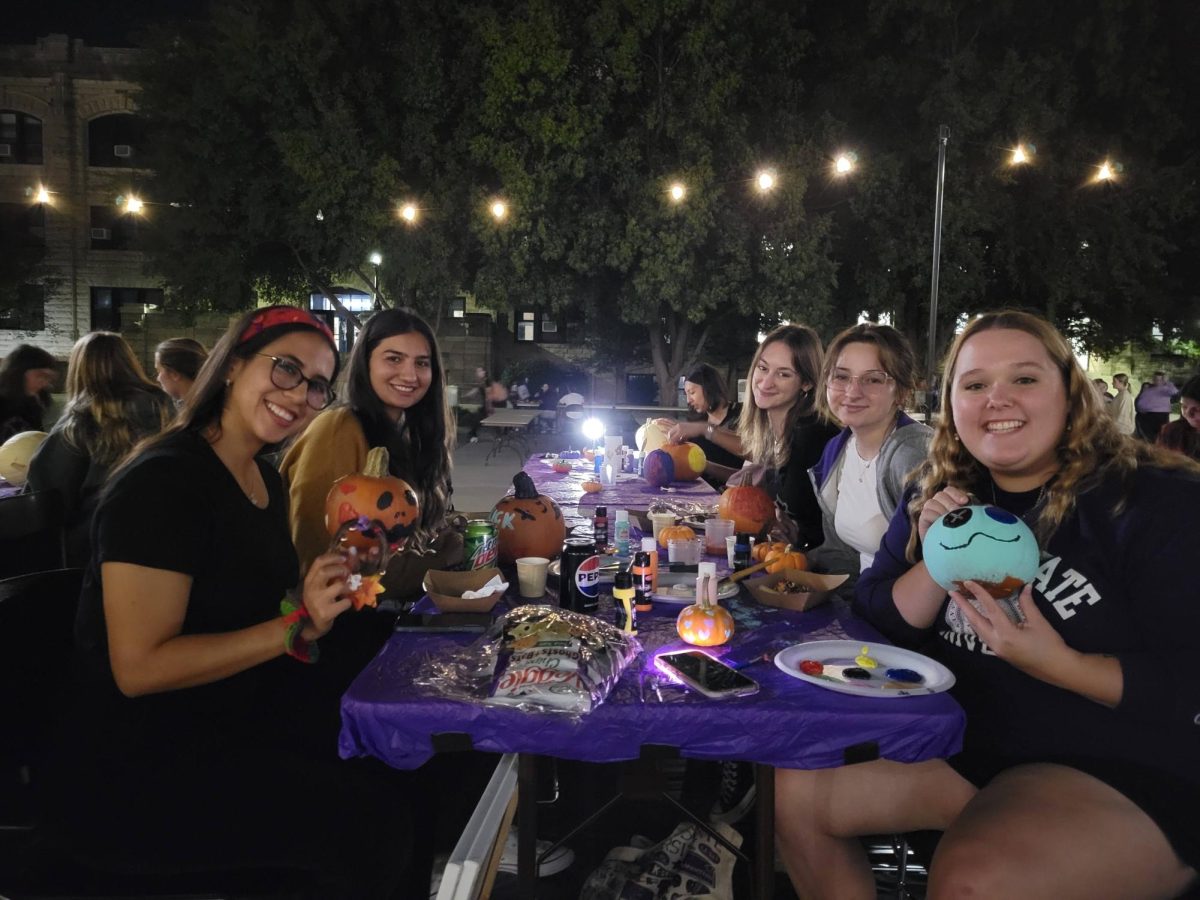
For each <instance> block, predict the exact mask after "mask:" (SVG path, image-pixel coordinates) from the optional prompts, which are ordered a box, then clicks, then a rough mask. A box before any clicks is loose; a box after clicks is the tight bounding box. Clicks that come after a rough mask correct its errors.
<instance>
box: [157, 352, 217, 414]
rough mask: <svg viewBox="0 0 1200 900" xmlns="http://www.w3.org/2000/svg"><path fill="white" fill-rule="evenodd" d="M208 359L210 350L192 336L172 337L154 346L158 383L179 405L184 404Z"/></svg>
mask: <svg viewBox="0 0 1200 900" xmlns="http://www.w3.org/2000/svg"><path fill="white" fill-rule="evenodd" d="M206 359H208V351H206V350H205V349H204V345H203V344H201V343H200V342H199V341H196V340H192V338H170V339H168V340H165V341H163V342H162V343H161V344H159V345H158V346H157V347H156V348H154V371H155V373H156V375H157V376H158V378H157V380H158V383H159V385H161V386H162V389H163V390H164V391H166V392H167V396H168V397H170V398H171V399H172V400H173V401H174V402H175V405H176V406H177V407H178V406H182V405H183V401H184V399H185V398H186V397H187V395H188V391H190V390H191V389H192V384H193V383H194V382H195V380H196V376H197V375H198V374H199V372H200V367H201V366H203V365H204V361H205V360H206Z"/></svg>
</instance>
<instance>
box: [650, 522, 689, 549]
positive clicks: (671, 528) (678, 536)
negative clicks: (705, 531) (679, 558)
mask: <svg viewBox="0 0 1200 900" xmlns="http://www.w3.org/2000/svg"><path fill="white" fill-rule="evenodd" d="M695 536H696V532H694V531H692V529H690V528H688V527H687V526H686V525H668V526H666V527H665V528H662V529H660V530H659V532H658V545H659V546H660V547H665V546H667V541H678V540H684V541H690V540H691V539H692V538H694V537H695Z"/></svg>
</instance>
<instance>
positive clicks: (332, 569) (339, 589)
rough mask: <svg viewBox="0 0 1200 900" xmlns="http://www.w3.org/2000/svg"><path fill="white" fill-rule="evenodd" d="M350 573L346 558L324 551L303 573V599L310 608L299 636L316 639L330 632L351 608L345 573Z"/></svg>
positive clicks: (309, 639)
mask: <svg viewBox="0 0 1200 900" xmlns="http://www.w3.org/2000/svg"><path fill="white" fill-rule="evenodd" d="M348 574H349V572H348V570H347V569H346V564H345V561H344V560H343V559H342V557H341V556H340V555H339V554H337V553H324V554H322V555H321V556H318V557H317V558H316V559H314V560H313V563H312V565H311V566H309V567H308V573H307V574H306V575H305V576H304V585H303V593H302V594H301V598H300V602H301V603H303V604H304V608H305V609H307V610H308V621H307V623H306V624H305V626H304V628H303V630H302V631H301V632H300V636H301V637H302V638H303V639H304V640H306V641H315V640H316V639H317V638H319V637H321V636H322V635H324V634H326V633H328V631H329V629H330V628H332V627H333V620H334V619H336V618H337V617H338V616H340V615H341V614H342V613H344V612H345V611H346V610H348V609H349V608H350V598H349V597H348V596H346V597H343V596H342V595H343V594H345V593H346V590H347V587H346V576H347V575H348Z"/></svg>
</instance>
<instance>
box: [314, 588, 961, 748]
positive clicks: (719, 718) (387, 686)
mask: <svg viewBox="0 0 1200 900" xmlns="http://www.w3.org/2000/svg"><path fill="white" fill-rule="evenodd" d="M725 605H726V606H727V607H728V608H729V609H730V611H731V612H732V613H733V615H734V618H735V620H736V622H737V625H738V633H737V634H736V635H735V637H734V640H733V641H732V642H731V643H730V645H729V646H728V647H727V648H715V650H714V653H715V654H721V653H722V651H724V655H726V656H727V657H728V658H729V659H730V660H731V661H733V662H735V664H738V665H739V666H742V667H743V669H744V671H745V672H746V674H747V675H749V676H751V677H752V678H754V679H755V680H756V681H757V682H758V683H759V684H760V685H761V690H760V691H759V692H758V693H757V694H755V695H753V696H750V697H742V698H737V699H729V700H710V699H708V698H705V697H703V696H701V695H700V694H697V693H695V692H692V691H689V690H687V689H685V688H682V687H679V686H676V685H673V684H671V683H670V682H669V681H667V680H666V678H665V677H664V676H662V675H661V674H660V673H658V670H657V669H656V668H655V666H654V662H653V659H654V657H655V656H656V655H657V654H658V653H659V652H661V651H663V650H666V649H681V648H683V647H684V646H685V645H684V644H683V643H682V642H681V641H679V639H678V637H677V636H676V635H675V628H674V623H675V616H676V615H677V614H678V611H679V609H680V607H679V606H674V605H667V604H659V603H656V604H655V611H654V612H653V613H652V614H650V615H649V616H646V617H643V619H642V620H641V622H639V638H640V639H641V641H642V644H643V647H644V648H645V650H644V652H643V654H642V655H641V656H639V658H638V659H637V660H636V661H635V662H634V664H633V665H632V666H631V667H630V668H629V669H628V670H626V672H625V673H624V675H622V677H621V680H620V681H619V682H618V683H617V685H616V687H615V688H614V689H613V692H612V693H611V694H610V695H609V697H608V699H607V700H606V701H605V702H604V703H603V704H602V705H601V706H599V707H598V708H597V709H595V710H593V711H592V712H591V713H589V714H588V715H586V716H584V717H582V718H580V719H577V720H576V719H572V718H569V717H566V716H562V715H555V714H535V713H526V712H522V711H520V710H516V709H512V708H507V707H499V706H490V705H487V704H483V703H477V702H469V701H466V700H458V699H449V698H447V697H445V696H440V695H438V694H437V693H436V692H434V691H433V690H432V689H429V688H422V687H419V686H416V685H414V684H413V681H414V678H415V677H417V676H418V675H419V673H421V672H422V671H423V670H425V669H426V667H427V665H428V662H429V660H430V659H431V658H436V657H438V656H440V655H443V654H447V653H451V652H453V651H454V650H455V649H456V648H459V647H462V646H465V645H467V644H469V643H470V642H471V641H472V640H473V639H477V638H476V637H474V636H472V635H450V634H430V635H420V634H412V633H397V634H394V635H393V636H392V637H391V639H390V640H389V641H388V643H387V644H386V645H385V647H384V648H383V650H381V651H380V653H379V654H378V655H377V656H376V657H375V659H374V660H373V661H372V662H371V663H370V665H368V666H367V668H366V669H364V670H363V672H362V673H361V674H360V675H359V677H358V678H357V679H356V680H355V681H354V683H353V684H352V685H351V686H350V689H349V690H348V691H347V692H346V694H345V695H344V696H343V698H342V731H341V735H340V737H339V741H338V743H339V752H340V753H341V755H342V756H343V757H345V758H350V757H355V756H374V757H377V758H379V759H381V760H383V761H384V762H386V763H388V764H389V765H392V766H394V767H396V768H400V769H412V768H416V767H418V766H420V765H421V764H423V763H424V762H426V761H427V760H428V759H429V758H430V757H431V756H433V754H434V750H433V744H432V736H433V735H434V734H440V733H456V732H458V733H464V734H467V735H469V736H470V738H471V740H472V743H473V744H474V747H475V748H476V749H477V750H483V751H489V752H496V753H538V754H542V755H548V756H556V757H560V758H564V759H578V760H586V761H591V762H614V761H618V760H626V759H634V758H636V757H637V756H638V755H639V753H640V750H641V748H642V746H643V745H647V744H659V745H667V746H672V747H678V748H679V749H680V751H681V753H682V754H683V755H684V756H688V757H694V758H698V759H719V760H725V759H741V760H747V761H751V762H758V763H766V764H769V765H773V766H783V767H789V768H803V769H819V768H828V767H832V766H839V765H842V764H844V762H845V755H844V754H845V751H846V750H847V748H851V747H855V746H857V745H861V744H870V743H874V744H875V745H877V747H878V752H879V755H880V756H883V757H885V758H887V759H893V760H898V761H901V762H916V761H918V760H923V759H930V758H934V757H945V756H949V755H951V754H953V753H955V752H957V751H958V749H959V748H960V745H961V740H962V730H963V725H964V722H965V718H964V715H963V712H962V709H961V708H960V707H959V706H958V704H957V703H956V702H955V701H954V700H953V698H951V697H950V695H949V694H945V693H942V694H935V695H931V696H922V697H903V698H890V699H875V698H871V697H858V696H851V695H847V694H840V693H836V692H834V691H831V690H826V689H824V688H821V687H818V686H816V685H813V684H809V683H808V682H804V681H801V680H799V679H796V678H792V677H791V676H789V675H787V674H786V673H785V672H782V671H780V670H779V669H778V668H776V667H775V665H774V662H773V661H772V659H773V656H774V653H775V652H778V650H780V649H782V648H783V647H786V646H790V645H792V644H796V643H801V642H803V641H810V640H823V639H827V640H835V639H843V638H847V637H849V638H852V639H854V640H862V641H867V642H875V643H881V641H879V637H878V635H877V634H876V633H875V632H874V630H873V629H871V628H870V627H869V626H868V625H866V624H865V623H864V622H861V621H859V620H857V619H855V618H854V617H853V616H852V615H851V614H850V612H849V610H848V609H847V608H846V607H844V606H842V605H841V604H840V603H834V604H828V605H826V606H823V607H819V608H818V609H815V610H811V611H809V612H806V613H792V612H788V611H784V610H777V609H772V608H769V607H764V606H761V605H759V604H758V603H757V602H755V601H754V600H753V599H752V598H749V597H746V596H745V594H744V592H743V596H741V597H739V598H737V599H734V600H731V601H729V602H728V603H726V604H725ZM603 608H604V607H602V609H603ZM610 612H611V609H608V610H606V613H605V614H608V613H610ZM764 654H765V655H766V658H763V657H764ZM748 660H758V661H751V662H749V664H748V665H746V663H747V661H748ZM656 685H657V687H658V692H657V693H656V691H655V686H656ZM659 694H661V700H660V698H659Z"/></svg>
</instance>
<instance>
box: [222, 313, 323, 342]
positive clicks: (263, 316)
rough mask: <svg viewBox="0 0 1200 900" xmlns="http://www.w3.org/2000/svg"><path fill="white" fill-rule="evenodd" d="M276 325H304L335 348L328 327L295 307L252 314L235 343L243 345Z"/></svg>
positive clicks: (310, 314)
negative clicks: (323, 337) (312, 329)
mask: <svg viewBox="0 0 1200 900" xmlns="http://www.w3.org/2000/svg"><path fill="white" fill-rule="evenodd" d="M277 325H304V326H306V327H308V328H315V329H316V330H317V331H319V332H321V334H323V335H325V339H326V340H327V341H329V343H330V344H332V345H334V347H335V348H336V346H337V345H336V344H335V343H334V340H333V332H332V331H330V330H329V326H328V325H326V324H325V323H324V322H322V321H321V320H320V319H319V318H317V317H316V316H314V315H313V314H312V313H310V312H308V311H307V310H303V309H300V308H298V307H295V306H267V307H265V308H263V309H260V310H259V311H258V312H256V313H255V314H254V318H252V319H251V320H250V324H249V325H247V326H246V330H245V331H243V332H242V334H241V336H240V337H239V338H238V340H237V342H238V344H244V343H246V341H248V340H250V338H252V337H254V336H255V335H257V334H261V333H262V332H264V331H266V330H267V329H268V328H274V327H276V326H277Z"/></svg>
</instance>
